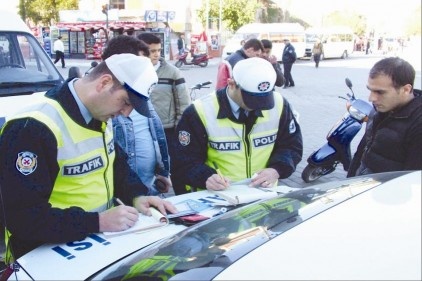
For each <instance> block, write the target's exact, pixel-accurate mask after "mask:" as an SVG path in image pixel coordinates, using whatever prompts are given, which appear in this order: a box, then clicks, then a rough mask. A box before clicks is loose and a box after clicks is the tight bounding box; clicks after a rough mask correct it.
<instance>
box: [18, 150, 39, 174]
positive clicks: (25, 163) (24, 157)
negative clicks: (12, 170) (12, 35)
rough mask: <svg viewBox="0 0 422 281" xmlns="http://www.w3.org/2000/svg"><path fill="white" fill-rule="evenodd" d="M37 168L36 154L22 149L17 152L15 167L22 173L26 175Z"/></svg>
mask: <svg viewBox="0 0 422 281" xmlns="http://www.w3.org/2000/svg"><path fill="white" fill-rule="evenodd" d="M36 168H37V155H36V154H34V153H32V152H29V151H23V152H19V153H18V159H16V169H17V170H18V171H19V172H21V174H22V175H24V176H27V175H29V174H32V173H33V172H34V171H35V169H36Z"/></svg>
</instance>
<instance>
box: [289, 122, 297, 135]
mask: <svg viewBox="0 0 422 281" xmlns="http://www.w3.org/2000/svg"><path fill="white" fill-rule="evenodd" d="M295 132H296V124H295V120H293V119H292V121H290V125H289V133H290V134H294V133H295Z"/></svg>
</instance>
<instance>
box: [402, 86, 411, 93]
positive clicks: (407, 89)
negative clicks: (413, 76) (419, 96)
mask: <svg viewBox="0 0 422 281" xmlns="http://www.w3.org/2000/svg"><path fill="white" fill-rule="evenodd" d="M412 89H413V88H412V85H410V84H406V85H404V86H403V90H404V92H405V93H406V94H409V93H411V92H412Z"/></svg>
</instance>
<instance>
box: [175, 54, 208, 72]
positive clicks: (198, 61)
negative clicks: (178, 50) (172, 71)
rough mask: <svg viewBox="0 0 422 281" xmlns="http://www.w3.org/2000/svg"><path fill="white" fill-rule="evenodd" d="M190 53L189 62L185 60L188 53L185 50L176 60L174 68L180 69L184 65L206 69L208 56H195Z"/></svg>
mask: <svg viewBox="0 0 422 281" xmlns="http://www.w3.org/2000/svg"><path fill="white" fill-rule="evenodd" d="M190 53H191V57H192V59H191V60H188V59H187V57H188V54H189V51H186V50H185V52H184V53H183V54H181V55H179V57H178V60H177V62H176V63H175V66H176V67H177V68H180V67H181V66H182V65H184V64H185V65H199V66H200V67H206V66H207V65H208V60H209V57H208V54H206V53H202V54H197V55H195V54H194V53H193V51H192V50H191V51H190Z"/></svg>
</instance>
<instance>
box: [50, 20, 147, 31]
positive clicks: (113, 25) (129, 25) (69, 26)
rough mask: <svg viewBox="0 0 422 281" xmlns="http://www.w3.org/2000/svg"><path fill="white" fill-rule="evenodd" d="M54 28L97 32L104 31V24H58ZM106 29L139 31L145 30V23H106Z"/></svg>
mask: <svg viewBox="0 0 422 281" xmlns="http://www.w3.org/2000/svg"><path fill="white" fill-rule="evenodd" d="M56 27H57V28H58V29H60V30H69V31H86V30H91V29H94V30H99V29H106V22H75V23H68V22H66V23H64V22H59V23H57V24H56ZM108 28H109V29H110V30H117V29H123V30H130V29H133V30H141V29H143V28H145V22H131V21H112V22H109V23H108Z"/></svg>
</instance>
